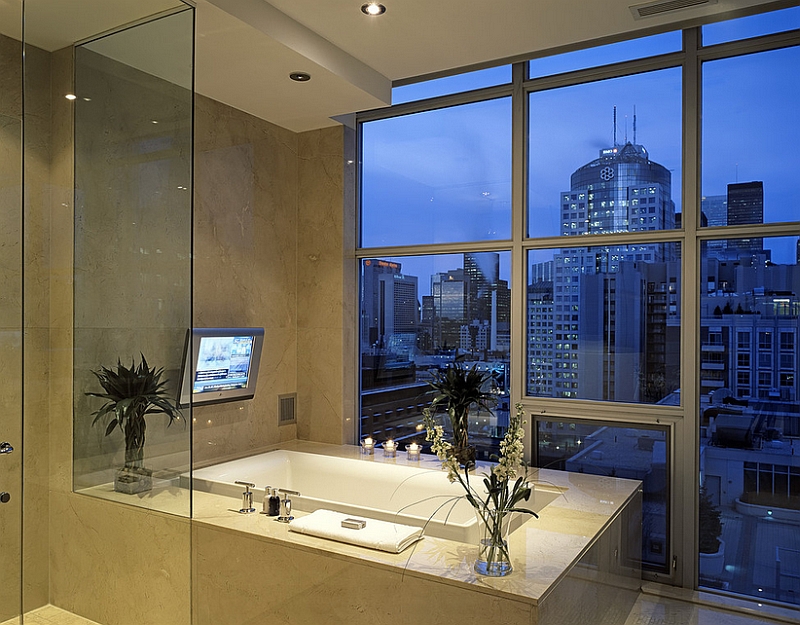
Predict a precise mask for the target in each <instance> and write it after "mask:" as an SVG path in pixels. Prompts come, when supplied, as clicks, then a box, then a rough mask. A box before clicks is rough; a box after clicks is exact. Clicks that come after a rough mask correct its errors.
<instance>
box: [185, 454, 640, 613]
mask: <svg viewBox="0 0 800 625" xmlns="http://www.w3.org/2000/svg"><path fill="white" fill-rule="evenodd" d="M281 448H283V449H290V450H296V451H305V452H309V451H310V452H313V453H319V454H325V455H331V456H334V457H345V458H356V459H357V458H359V457H361V451H360V449H359V448H358V447H355V446H339V445H324V444H314V443H305V442H302V441H294V442H291V443H289V444H286V445H282V446H281ZM370 462H384V460H383V459H382V458H381V457H380V456H375V457H373V459H372V460H370ZM387 462H394V463H397V464H403V463H406V462H409V464H413V466H424V467H428V468H431V469H432V470H437V471H438V470H440V468H439V461H438V459H436V458H435V457H433V456H430V455H423V457H422V458H421V460H420V461H408V459H407V457H406V454H405V453H403V452H399V453H398V455H397V458H395V459H392V460H387ZM480 465H481V463H479V467H478V470H479V471H480V470H481V469H485V468H486V467H482V466H480ZM367 470H368V469H367ZM531 478H532V480H533V481H534V482H536V483H542V484H547V485H548V486H549V487H550V488H555V489H559V490H560V491H561V492H562V496H561V497H559V498H557V499H556V500H555V501H553V502H552V503H550V504H549V505H548V506H547V507H545V508H544V509H543V511H542V514H541V518H540V519H538V520H532V521H528V522H526V523H524V524H523V525H522V526H521V527H520V528H519V529H517V530H516V531H514V532H512V533H511V535H510V537H509V549H510V552H511V556H512V561H513V565H514V569H515V573H514V575H511V576H509V577H506V578H487V577H483V576H480V575H477V574H476V573H475V572H474V571H473V569H472V562H473V561H474V558H475V552H476V550H477V547H476V546H475V545H473V544H466V543H461V542H457V541H453V540H447V539H441V538H435V537H429V536H426V537H425V539H424V540H422V541H420V542H419V543H417V544H415V545H414V546H413V547H411V548H409V549H408V550H406V551H405V552H403V553H400V554H390V553H385V552H380V551H374V550H371V549H365V548H361V547H357V546H353V545H347V544H343V543H338V542H334V541H330V540H325V539H322V538H317V537H314V536H307V535H302V534H297V533H293V532H290V531H289V528H288V527H287V526H286V525H283V524H280V523H269V522H264V517H261V516H260V515H253V516H244V515H238V514H232V513H231V512H230V508H231V502H232V500H231V499H230V498H227V497H222V496H219V495H213V494H210V493H204V492H195V493H194V505H195V523H196V524H197V525H198V527H200V528H205V529H201V530H198V531H199V532H200V534H199V535H201V536H207V537H209V539H210V537H211V536H213V541H212V542H213V545H214V551H215V552H216V551H217V550H218V549H223V550H225V549H238V548H241V547H240V546H241V545H242V544H245V543H243V542H242V541H245V542H246V544H248V545H249V546H248V547H247V549H248V550H251V549H252V550H254V552H258V553H261V552H263V553H264V554H265V556H266V554H272V556H273V557H278V556H277V555H276V554H281V555H280V557H283V558H291V559H292V560H293V561H294V560H295V559H296V558H298V557H300V556H299V555H298V554H300V553H302V554H304V555H303V556H302V559H303V560H308V562H309V563H312V562H313V563H314V564H313V565H311V566H314V567H317V568H318V567H328V566H329V564H328V563H332V562H346V563H348V564H347V565H346V567H347V569H348V571H349V573H348V574H350V575H354V576H356V578H357V579H358V583H357V584H356V586H357V587H354V588H353V590H352V592H351V591H348V594H349V595H350V596H349V597H348V598H347V599H342V601H346V602H350V603H352V602H353V601H359V599H358V598H359V597H362V594H363V593H362V590H361V589H368V588H370V587H371V583H377V582H376V580H378V579H385V580H386V583H387V584H389V583H390V581H389V580H392V579H395V577H394V576H395V575H399V576H400V577H401V578H402V579H403V580H408V579H410V578H412V579H414V580H416V581H414V582H413V583H409V585H408V586H407V587H405V588H400V589H399V590H398V591H396V592H399V593H400V595H402V596H404V595H405V590H407V589H410V588H411V587H416V586H417V584H422V585H423V586H422V587H425V585H426V584H434V586H431V587H430V589H429V590H428V592H430V591H432V590H433V589H434V588H436V589H439V590H437V591H436V592H440V591H442V589H443V588H449V589H452V590H447V591H446V593H450V592H452V593H453V596H463V595H462V593H463V592H464V591H468V593H472V592H474V593H478V594H479V595H480V596H488V597H491V598H492V602H489V603H486V608H481V610H479V612H484V611H485V610H486V609H487V608H488V607H489V606H490V605H494V606H495V607H496V608H497V609H498V610H499V613H500V614H512V615H513V616H509V617H508V618H509V620H507V621H504V622H507V623H528V624H536V623H537V622H538V623H539V625H547V623H550V622H553V623H555V622H559V621H557V620H556V618H557V616H556V614H557V613H558V609H557V604H560V603H562V600H564V598H565V597H564V593H566V594H567V595H570V596H572V599H568V600H567V603H568V604H569V605H570V606H571V607H570V609H575V607H574V605H573V604H574V603H575V602H576V601H578V600H579V598H580V597H583V596H584V594H586V593H589V594H591V595H592V597H593V598H590V599H588V600H587V603H586V605H587V608H586V609H587V610H588V609H591V606H594V609H599V608H598V606H597V601H600V599H598V596H597V588H596V587H595V586H594V584H595V583H601V584H603V585H604V586H603V587H604V588H605V593H606V596H607V597H609V598H610V597H614V601H616V602H617V603H618V604H619V606H623V605H627V609H628V610H629V609H630V606H631V605H632V601H633V600H634V599H635V595H636V591H637V589H638V587H639V578H640V570H639V569H638V568H637V566H636V565H634V564H633V560H634V558H631V559H630V560H628V561H623V560H622V559H619V560H616V561H615V558H614V556H613V551H614V550H617V553H618V554H623V553H624V554H627V555H628V556H630V555H634V556H635V555H636V554H638V549H637V545H633V546H630V545H625V546H624V547H623V546H622V545H621V543H620V541H621V540H623V538H622V537H623V536H625V537H629V536H630V535H631V534H636V535H638V534H637V533H636V532H627V531H624V532H623V527H625V526H626V524H627V523H628V521H629V520H630V519H631V518H634V519H635V518H637V517H636V514H635V510H636V508H637V506H640V505H641V500H640V494H639V483H638V482H635V481H632V480H618V479H615V478H599V477H595V476H589V475H583V474H571V473H564V472H559V471H550V470H546V469H536V470H533V471H532V472H531ZM628 506H630V508H628ZM626 508H628V512H634V514H633V516H632V517H628V516H625V514H624V513H625V510H626ZM305 514H306V513H302V512H297V516H298V518H301V517H302V516H305ZM623 517H624V522H623ZM610 528H613V529H610ZM609 530H610V533H608V531H609ZM598 535H600V536H599V537H598ZM634 542H635V540H634ZM203 544H204V545H206V544H207V545H208V546H209V547H210V546H211V543H206V542H205V541H203ZM237 545H239V546H237ZM609 550H611V551H609ZM228 553H232V551H229V552H228ZM290 554H291V555H290ZM202 557H203V558H205V557H206V556H205V555H204V556H202ZM587 558H588V559H589V562H590V563H591V564H592V566H590V568H588V569H587V568H586V566H585V565H583V564H581V562H583V561H584V560H586V559H587ZM342 559H344V560H342ZM604 561H608V562H612V563H614V567H612V568H613V570H610V571H609V570H604V569H603V566H602V562H604ZM597 563H600V566H599V568H598V566H596V564H597ZM375 567H377V569H376V568H375ZM226 571H227V573H226V574H229V575H236V574H235V573H234V572H233V571H231V570H230V569H228V568H227V567H226ZM376 571H379V572H376ZM592 571H593V572H592ZM243 575H244V576H246V577H248V579H247V581H244V580H242V583H243V584H246V586H247V587H248V588H250V589H251V590H252V591H253V592H256V590H255V589H256V588H257V587H261V586H262V585H263V588H262V592H263V589H266V588H267V587H269V586H270V585H271V583H272V582H271V581H270V576H269V575H268V574H266V573H265V574H264V576H263V579H262V580H261V582H259V581H258V580H257V579H253V576H252V574H250V573H248V572H243ZM297 575H298V580H297V583H298V584H299V586H300V587H301V588H304V587H306V586H307V585H308V583H309V582H308V581H307V580H306V581H302V580H303V578H302V572H301V571H297ZM367 578H370V580H371V581H370V582H367ZM197 582H198V584H199V586H198V588H197V590H198V592H199V591H200V590H203V594H205V593H206V592H215V593H219V592H222V593H223V594H225V593H226V590H225V588H228V587H232V586H236V583H237V582H235V581H234V580H228V579H225V578H224V577H223V573H222V572H216V571H210V570H207V571H206V573H205V575H204V576H202V577H201V578H200V579H198V580H197ZM320 583H322V582H320ZM325 583H326V584H327V583H330V581H327V582H325ZM391 583H395V584H396V583H397V580H396V579H395V582H391ZM334 585H335V584H334ZM576 593H577V594H576ZM620 593H621V594H620ZM448 596H449V595H448ZM468 596H469V595H468ZM488 597H487V598H488ZM550 598H552V599H553V602H552V603H550ZM557 598H560V600H559V599H557ZM229 599H230V600H232V597H229V598H226V599H225V600H223V601H222V603H223V604H225V603H226V601H228V600H229ZM470 601H471V599H470V600H469V601H467V602H466V603H465V604H464V605H469V602H470ZM497 602H499V603H497ZM600 602H601V603H603V601H600ZM498 606H500V607H498ZM523 606H526V607H524V608H523ZM431 609H432V610H433V611H434V612H437V609H436V608H429V610H431ZM473 609H474V607H473ZM520 609H521V611H520ZM603 609H610V608H608V606H605V608H603ZM457 613H460V612H457ZM534 613H535V615H536V618H537V619H538V621H537V620H532V619H533V616H532V615H533V614H534ZM259 614H261V613H260V612H259V611H258V610H257V609H256V608H254V611H253V614H252V615H251V617H252V619H253V620H252V622H257V617H258V615H259ZM486 614H487V616H488V615H489V613H488V612H487V613H486ZM625 614H627V612H626V613H625ZM263 616H265V615H263ZM356 616H357V615H356ZM443 618H444V617H443ZM209 622H210V621H209ZM244 622H250V621H247V620H246V619H245V620H244ZM353 622H357V623H360V622H365V623H366V622H369V621H368V620H363V621H362V620H360V617H357V618H355V620H354V621H353ZM379 622H387V623H388V622H391V621H389V620H386V621H383V620H379ZM587 622H595V621H587ZM609 622H611V623H613V622H617V621H615V620H611V621H609ZM619 622H620V623H622V622H624V619H623V621H619Z"/></svg>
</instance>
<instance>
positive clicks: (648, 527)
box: [536, 419, 670, 572]
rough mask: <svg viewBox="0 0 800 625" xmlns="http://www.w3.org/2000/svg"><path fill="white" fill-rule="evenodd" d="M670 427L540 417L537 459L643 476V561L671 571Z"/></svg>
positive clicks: (580, 468)
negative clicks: (553, 419) (546, 419)
mask: <svg viewBox="0 0 800 625" xmlns="http://www.w3.org/2000/svg"><path fill="white" fill-rule="evenodd" d="M668 440H669V438H668V431H667V428H666V427H663V426H662V427H655V428H649V427H644V426H641V425H633V424H630V425H628V424H626V425H624V426H620V425H619V424H614V423H610V422H591V423H589V422H572V421H570V422H564V421H540V420H538V419H537V420H536V446H537V451H538V453H537V465H538V466H540V467H547V468H548V469H559V470H561V471H572V472H575V473H589V474H591V475H609V476H612V477H621V478H628V479H634V480H641V481H642V490H643V493H642V494H643V499H642V517H643V518H642V532H643V536H642V566H643V568H645V569H648V570H651V571H659V572H667V563H668V558H669V531H668V524H669V475H670V468H669V457H670V453H669V449H668V445H669V443H668Z"/></svg>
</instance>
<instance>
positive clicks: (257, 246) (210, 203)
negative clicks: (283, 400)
mask: <svg viewBox="0 0 800 625" xmlns="http://www.w3.org/2000/svg"><path fill="white" fill-rule="evenodd" d="M297 149H298V137H297V135H296V134H294V133H292V132H290V131H288V130H285V129H283V128H279V127H278V126H275V125H273V124H269V123H267V122H265V121H263V120H260V119H257V118H255V117H253V116H251V115H248V114H246V113H243V112H241V111H238V110H236V109H233V108H231V107H229V106H226V105H224V104H220V103H219V102H216V101H214V100H210V99H208V98H205V97H202V96H197V97H196V100H195V219H194V233H195V235H194V236H195V241H194V250H195V254H194V325H195V326H197V327H231V326H232V327H263V328H264V349H263V353H262V355H261V368H260V371H259V380H258V386H257V387H256V395H255V398H254V399H253V400H252V401H246V402H235V403H231V404H217V405H211V406H197V407H195V408H194V410H193V415H192V416H193V419H194V461H195V463H196V464H197V463H199V464H207V463H209V462H213V461H215V460H219V459H224V458H230V457H236V456H242V455H246V454H248V453H251V452H253V451H255V450H258V449H261V448H263V447H265V446H267V445H270V444H272V443H277V442H281V441H285V440H292V439H294V438H295V437H296V434H297V430H296V426H295V425H284V426H280V427H279V426H278V413H277V408H278V395H280V394H285V393H293V392H295V391H296V390H297V362H298V361H297V299H298V298H297V289H298V285H297V225H298V224H297V201H298V200H297V198H298V153H297Z"/></svg>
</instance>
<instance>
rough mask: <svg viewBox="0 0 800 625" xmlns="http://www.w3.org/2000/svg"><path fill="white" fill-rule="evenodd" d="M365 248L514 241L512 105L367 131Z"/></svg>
mask: <svg viewBox="0 0 800 625" xmlns="http://www.w3.org/2000/svg"><path fill="white" fill-rule="evenodd" d="M362 139H363V148H362V149H363V152H362V158H363V162H362V181H361V185H362V186H361V236H362V246H363V247H380V246H388V245H415V244H426V243H452V242H457V241H480V240H498V239H509V238H510V237H511V99H510V98H499V99H496V100H488V101H485V102H478V103H475V104H465V105H463V106H454V107H450V108H446V109H440V110H435V111H426V112H424V113H416V114H414V115H406V116H403V117H392V118H389V119H382V120H378V121H373V122H367V123H364V124H363V126H362Z"/></svg>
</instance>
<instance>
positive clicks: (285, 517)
mask: <svg viewBox="0 0 800 625" xmlns="http://www.w3.org/2000/svg"><path fill="white" fill-rule="evenodd" d="M278 492H280V493H283V499H281V515H280V516H279V517H278V518H277V519H275V520H276V521H280V522H281V523H288V522H289V521H291V520H292V519H294V517H293V516H292V500H291V499H289V495H294V496H295V497H299V496H300V493H298V492H297V491H296V490H288V489H286V488H279V489H278Z"/></svg>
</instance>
